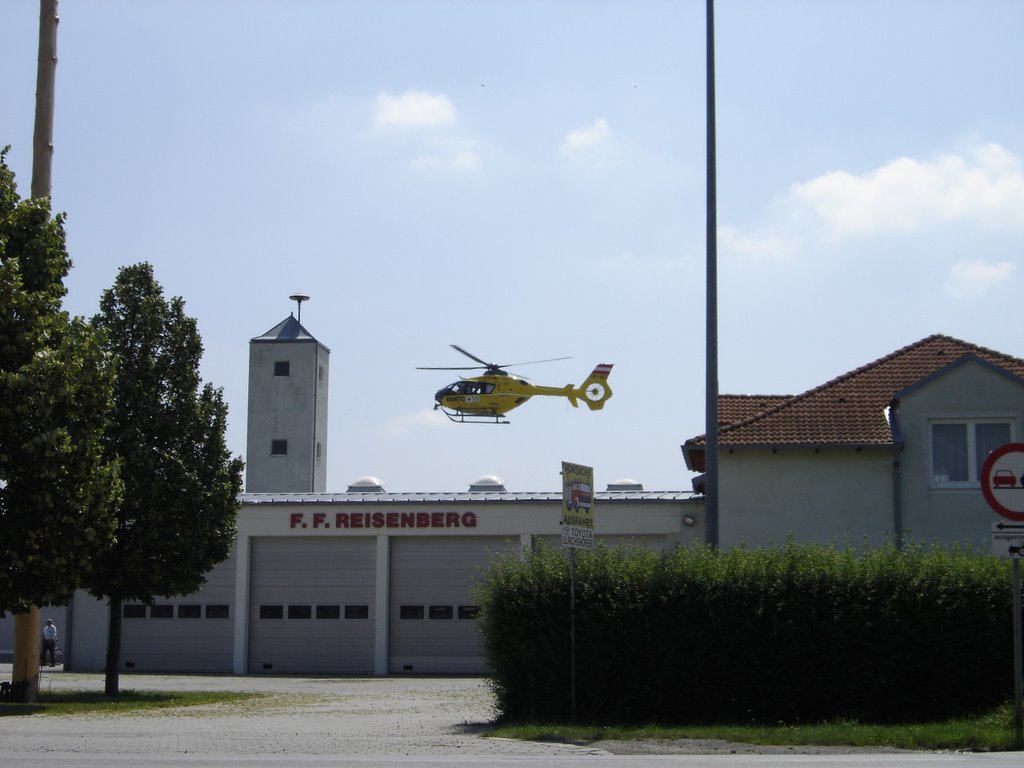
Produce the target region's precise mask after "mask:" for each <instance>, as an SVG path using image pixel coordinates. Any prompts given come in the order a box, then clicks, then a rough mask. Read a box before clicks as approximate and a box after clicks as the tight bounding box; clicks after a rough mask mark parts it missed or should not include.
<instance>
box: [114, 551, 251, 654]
mask: <svg viewBox="0 0 1024 768" xmlns="http://www.w3.org/2000/svg"><path fill="white" fill-rule="evenodd" d="M235 563H236V559H235V553H234V548H232V552H231V556H230V557H229V558H228V559H227V560H225V561H224V562H222V563H220V564H218V565H216V566H214V568H213V570H211V571H210V572H209V573H207V574H206V583H205V584H203V587H202V589H200V590H199V591H198V592H195V593H193V594H191V595H186V596H184V597H168V598H157V600H156V601H155V602H154V603H153V605H149V606H147V605H142V604H141V603H125V604H124V605H122V607H121V611H122V613H121V615H122V617H123V619H122V622H121V661H120V669H121V670H124V671H129V672H218V673H222V674H223V673H228V672H231V666H232V652H233V644H234V620H233V618H234V617H233V609H232V605H231V604H232V603H233V602H234V600H235ZM104 637H106V635H104Z"/></svg>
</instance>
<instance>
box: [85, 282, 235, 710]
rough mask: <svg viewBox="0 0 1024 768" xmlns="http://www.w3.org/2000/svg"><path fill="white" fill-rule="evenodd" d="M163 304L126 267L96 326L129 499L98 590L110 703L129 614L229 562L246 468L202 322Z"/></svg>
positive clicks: (115, 447)
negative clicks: (231, 446) (204, 365)
mask: <svg viewBox="0 0 1024 768" xmlns="http://www.w3.org/2000/svg"><path fill="white" fill-rule="evenodd" d="M184 309H185V303H184V301H183V300H182V299H181V298H180V297H175V298H173V299H171V300H170V301H167V300H165V299H164V295H163V289H162V288H161V287H160V285H159V284H158V283H157V282H156V280H155V279H154V277H153V268H152V267H151V266H150V265H149V264H137V265H134V266H130V267H125V268H123V269H122V270H121V271H120V272H119V273H118V275H117V279H116V281H115V283H114V286H113V287H112V288H110V289H109V290H107V291H105V292H104V294H103V297H102V300H101V301H100V313H99V314H98V315H96V316H95V317H94V318H93V325H94V326H95V327H96V328H97V330H98V331H100V333H101V335H102V338H103V345H104V348H105V349H106V350H107V352H108V353H109V354H111V355H112V356H113V358H114V360H115V368H116V376H115V382H114V395H113V399H114V416H113V419H112V420H111V421H110V422H109V425H108V428H107V430H106V434H105V437H104V443H105V446H106V450H107V451H108V453H109V455H110V456H111V457H117V459H118V460H119V462H120V467H121V478H122V481H123V483H124V499H123V501H122V503H121V506H120V509H119V511H118V513H117V537H116V541H115V543H114V545H113V546H112V547H111V548H110V549H109V550H107V551H106V552H105V553H103V555H102V556H101V557H100V558H99V561H98V562H97V563H96V566H95V568H94V569H93V572H92V575H91V577H90V581H89V583H88V589H89V591H90V593H92V594H93V595H95V596H96V597H106V598H108V599H109V601H110V627H109V634H108V638H107V662H106V693H107V695H108V696H115V695H117V693H118V663H119V659H120V655H121V610H122V605H123V603H124V602H125V601H138V602H142V603H150V604H151V603H152V602H153V601H154V600H155V598H156V597H157V596H170V595H184V594H190V593H192V592H195V591H196V590H197V589H199V587H200V586H201V585H202V583H203V581H204V575H205V574H206V573H207V572H208V571H209V570H210V569H211V568H212V567H213V566H214V565H216V564H217V563H219V562H221V561H223V560H225V559H226V558H227V557H228V555H229V554H230V550H231V545H232V542H233V541H234V537H235V520H236V515H237V512H238V494H239V492H240V490H241V487H242V460H241V459H240V458H237V457H234V458H233V457H232V456H231V455H230V453H229V452H228V450H227V447H226V444H225V440H224V433H225V429H226V427H227V405H226V404H225V403H224V399H223V396H222V393H221V391H220V390H219V389H215V388H214V387H213V386H212V385H210V384H205V385H201V380H200V376H199V362H200V358H201V357H202V353H203V345H202V341H201V339H200V337H199V331H198V329H197V327H196V321H195V320H194V319H193V318H191V317H188V316H186V315H185V311H184Z"/></svg>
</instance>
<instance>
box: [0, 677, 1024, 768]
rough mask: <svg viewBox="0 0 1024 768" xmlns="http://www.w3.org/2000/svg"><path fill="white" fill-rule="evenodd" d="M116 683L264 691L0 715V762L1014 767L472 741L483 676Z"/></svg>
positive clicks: (780, 752)
mask: <svg viewBox="0 0 1024 768" xmlns="http://www.w3.org/2000/svg"><path fill="white" fill-rule="evenodd" d="M0 679H10V666H9V665H0ZM40 688H41V689H42V690H63V689H77V690H102V689H103V677H102V675H98V674H77V673H66V672H63V671H61V670H60V668H57V669H55V670H50V669H48V668H44V670H43V673H42V678H41V685H40ZM121 688H122V690H128V689H135V690H189V689H190V690H225V691H258V692H264V693H267V694H269V695H270V698H269V699H260V700H259V703H258V704H252V703H243V704H236V705H218V706H212V707H204V708H189V709H187V710H172V711H153V712H148V713H138V714H132V715H116V716H110V715H104V716H97V715H80V716H73V717H61V718H58V717H48V716H26V717H3V718H0V765H2V766H3V767H4V768H22V766H24V767H25V768H28V766H33V768H35V767H37V766H39V765H40V764H50V765H61V766H64V767H66V768H78V766H82V767H83V768H89V767H91V766H96V767H97V768H99V767H100V766H102V768H110V767H111V766H146V767H150V768H164V767H165V766H168V767H169V766H177V765H188V766H209V767H210V768H227V767H228V766H241V765H244V766H246V768H257V767H258V766H264V765H280V766H293V765H294V766H299V765H302V766H306V765H308V766H349V767H351V766H360V767H361V768H376V767H377V766H381V767H382V766H392V765H424V766H439V765H474V766H546V765H558V766H564V767H565V768H570V767H571V766H590V765H602V766H607V767H608V768H617V767H618V766H624V765H635V764H637V763H642V764H651V763H657V764H659V765H665V764H671V765H685V766H705V765H708V766H711V765H716V766H717V765H723V766H725V765H728V766H729V768H742V766H747V765H752V764H754V763H756V764H758V765H761V764H763V763H765V762H768V763H773V764H782V765H794V764H799V765H808V766H809V765H815V766H817V765H841V766H844V768H846V767H852V766H895V765H912V766H913V768H932V767H933V766H942V767H943V768H944V767H945V766H948V765H967V764H968V763H969V764H970V765H971V766H978V767H979V768H981V766H986V767H987V766H990V765H992V766H1000V767H1001V766H1007V765H1010V764H1014V765H1020V762H1019V761H1020V755H1019V754H1017V755H1002V756H999V755H994V756H993V755H966V756H964V755H935V754H919V753H888V754H885V753H863V752H862V753H853V752H850V751H847V750H816V751H813V753H806V752H805V753H802V754H797V753H796V751H795V750H791V749H784V748H783V749H771V748H769V749H765V748H751V747H745V746H743V745H735V744H728V743H722V742H671V743H659V744H652V743H639V744H633V743H627V744H621V743H612V742H602V743H597V744H587V745H573V744H538V743H533V742H520V741H509V740H503V739H491V738H483V737H481V735H480V734H481V732H482V731H484V730H486V728H487V726H488V723H489V722H490V720H491V719H492V717H493V714H494V712H493V704H492V697H491V695H490V692H489V690H488V688H487V685H486V681H485V680H483V679H480V678H415V677H391V678H285V677H269V676H244V677H233V676H225V677H218V676H205V675H188V676H184V675H182V676H178V675H174V676H170V675H168V676H165V675H122V676H121ZM963 761H967V762H963Z"/></svg>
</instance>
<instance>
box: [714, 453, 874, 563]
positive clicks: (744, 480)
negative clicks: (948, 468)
mask: <svg viewBox="0 0 1024 768" xmlns="http://www.w3.org/2000/svg"><path fill="white" fill-rule="evenodd" d="M892 455H893V454H892V451H891V449H888V448H885V449H883V448H873V449H863V450H857V449H855V448H845V447H844V448H821V449H820V450H815V449H813V448H806V447H802V446H801V447H792V448H779V449H777V450H772V449H766V448H738V449H735V450H734V451H730V450H728V449H725V450H723V451H722V453H721V456H720V459H719V468H720V469H719V471H720V478H719V543H720V545H721V546H722V548H730V547H736V546H740V545H743V544H745V545H747V546H767V545H778V544H783V543H785V542H786V540H787V538H789V537H790V536H792V538H793V539H794V540H796V541H801V542H811V543H817V544H838V545H840V546H841V545H843V544H844V543H848V544H850V545H851V546H860V545H861V544H863V542H864V539H865V537H867V538H868V539H869V540H870V542H871V543H873V544H879V543H881V542H883V541H884V540H885V538H886V537H887V536H890V535H891V534H892V532H893V515H892Z"/></svg>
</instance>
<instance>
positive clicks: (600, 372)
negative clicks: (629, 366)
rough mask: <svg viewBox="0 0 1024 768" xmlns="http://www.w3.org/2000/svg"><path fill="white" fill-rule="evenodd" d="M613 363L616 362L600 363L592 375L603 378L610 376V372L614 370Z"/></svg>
mask: <svg viewBox="0 0 1024 768" xmlns="http://www.w3.org/2000/svg"><path fill="white" fill-rule="evenodd" d="M613 365H614V363H600V364H599V365H598V366H597V367H596V368H594V372H593V373H592V374H590V375H591V377H593V376H599V377H601V378H602V379H605V378H608V374H609V373H611V372H612V366H613Z"/></svg>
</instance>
